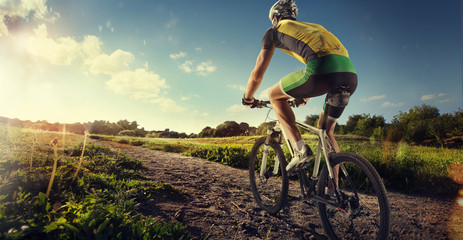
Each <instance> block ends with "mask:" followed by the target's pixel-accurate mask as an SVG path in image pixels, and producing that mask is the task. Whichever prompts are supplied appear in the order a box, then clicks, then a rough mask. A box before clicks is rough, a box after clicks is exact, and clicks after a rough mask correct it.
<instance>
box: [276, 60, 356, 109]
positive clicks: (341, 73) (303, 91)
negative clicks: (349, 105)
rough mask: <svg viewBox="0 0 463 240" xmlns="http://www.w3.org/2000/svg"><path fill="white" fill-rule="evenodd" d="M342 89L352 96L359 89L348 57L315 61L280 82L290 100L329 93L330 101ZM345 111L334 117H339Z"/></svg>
mask: <svg viewBox="0 0 463 240" xmlns="http://www.w3.org/2000/svg"><path fill="white" fill-rule="evenodd" d="M340 87H342V88H343V89H348V90H347V91H348V92H349V94H350V95H352V94H353V93H354V91H355V89H356V88H357V73H356V71H355V68H354V65H353V64H352V62H351V61H350V59H349V58H348V57H345V56H341V55H335V54H331V55H326V56H323V57H321V58H316V59H313V60H311V61H309V62H308V63H307V67H306V69H305V70H302V71H299V72H294V73H291V74H288V75H287V76H285V77H283V78H282V79H281V80H280V88H281V90H282V92H284V93H285V94H286V95H287V96H288V97H290V98H311V97H316V96H321V95H323V94H325V93H328V94H327V100H328V99H329V98H330V97H332V96H333V95H335V94H336V93H337V91H338V90H339V88H340ZM347 100H348V99H347ZM343 109H344V107H342V109H339V111H337V112H338V113H336V114H333V116H332V117H336V118H337V117H339V116H338V115H340V113H342V110H343ZM330 115H331V114H330Z"/></svg>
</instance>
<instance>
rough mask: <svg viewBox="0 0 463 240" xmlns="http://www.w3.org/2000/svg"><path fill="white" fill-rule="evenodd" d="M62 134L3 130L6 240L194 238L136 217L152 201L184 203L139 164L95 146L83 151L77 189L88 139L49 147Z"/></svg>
mask: <svg viewBox="0 0 463 240" xmlns="http://www.w3.org/2000/svg"><path fill="white" fill-rule="evenodd" d="M60 134H63V133H56V132H55V133H51V132H42V131H33V130H27V129H18V128H11V127H6V126H5V125H1V124H0V239H189V238H190V237H189V233H188V232H187V231H186V227H185V226H183V225H181V224H173V223H169V222H164V221H161V220H154V219H153V218H151V217H147V216H144V215H143V214H142V212H140V210H139V209H138V205H139V203H142V202H144V201H147V200H148V199H150V198H151V197H153V196H159V197H169V198H176V199H180V200H183V199H185V197H184V196H183V195H182V193H181V192H180V191H178V190H176V189H175V188H173V187H172V186H171V185H169V184H165V183H161V182H153V181H150V180H147V179H145V178H144V177H143V173H142V171H143V165H142V164H141V162H140V161H138V160H136V159H133V158H131V157H129V156H127V155H124V154H121V153H117V152H114V151H112V150H111V149H109V148H107V147H101V146H98V145H95V144H87V145H86V146H85V161H83V163H82V171H80V172H78V174H77V178H76V181H74V182H72V179H73V176H74V174H75V173H76V169H77V162H78V159H79V156H81V152H82V149H83V143H82V140H83V137H82V136H81V135H74V134H67V135H66V140H65V143H63V144H57V142H54V144H52V145H50V144H49V143H50V140H53V139H63V138H61V137H63V136H61V135H60ZM34 139H35V141H34ZM31 145H34V147H33V148H31ZM58 147H59V148H60V151H58ZM61 150H62V151H61ZM32 151H33V153H32V156H33V159H34V161H33V162H32V171H30V164H31V161H30V160H31V158H30V155H31V152H32ZM52 172H54V173H55V174H54V173H52ZM53 179H54V181H53ZM49 180H52V181H49ZM52 183H53V184H52ZM47 185H48V186H49V188H48V189H47ZM45 190H47V191H46V194H45Z"/></svg>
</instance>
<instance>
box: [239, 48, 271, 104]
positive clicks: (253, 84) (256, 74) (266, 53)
mask: <svg viewBox="0 0 463 240" xmlns="http://www.w3.org/2000/svg"><path fill="white" fill-rule="evenodd" d="M272 56H273V51H272V50H267V49H262V50H261V51H260V53H259V56H257V61H256V66H255V67H254V70H252V72H251V76H249V80H248V86H247V87H246V92H245V94H244V97H245V98H247V99H251V98H252V97H253V96H254V93H256V91H257V89H258V88H259V86H260V83H261V82H262V79H263V78H264V73H265V71H266V70H267V67H268V65H269V64H270V60H272Z"/></svg>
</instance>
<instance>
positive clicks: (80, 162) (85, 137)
mask: <svg viewBox="0 0 463 240" xmlns="http://www.w3.org/2000/svg"><path fill="white" fill-rule="evenodd" d="M87 135H88V132H87V131H85V133H84V144H83V147H82V153H81V154H80V160H79V164H78V165H77V170H76V173H74V177H73V178H72V181H71V183H73V182H74V180H75V179H76V177H77V173H78V172H79V170H80V166H81V165H82V161H83V159H84V152H85V143H86V142H87Z"/></svg>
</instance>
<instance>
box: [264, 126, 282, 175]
mask: <svg viewBox="0 0 463 240" xmlns="http://www.w3.org/2000/svg"><path fill="white" fill-rule="evenodd" d="M275 132H276V133H278V141H277V142H278V143H279V144H280V146H282V145H283V143H282V141H281V134H280V133H281V129H280V128H279V126H275V127H274V128H270V129H268V130H267V139H265V143H264V153H263V155H262V163H261V166H260V176H265V177H268V176H267V174H268V173H267V171H266V170H267V167H266V166H267V160H268V154H269V150H270V141H271V139H272V135H273V133H275ZM279 168H280V159H278V155H275V164H274V166H273V171H272V175H273V176H275V175H277V174H278V169H279Z"/></svg>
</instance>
